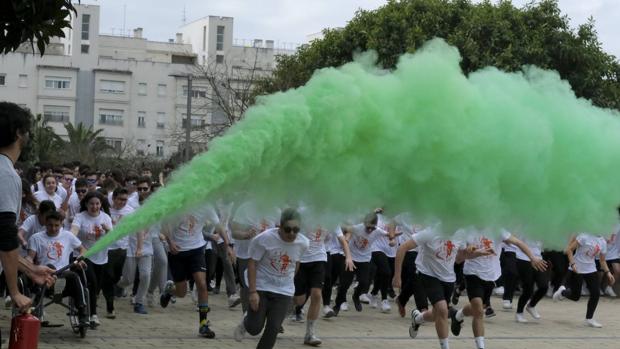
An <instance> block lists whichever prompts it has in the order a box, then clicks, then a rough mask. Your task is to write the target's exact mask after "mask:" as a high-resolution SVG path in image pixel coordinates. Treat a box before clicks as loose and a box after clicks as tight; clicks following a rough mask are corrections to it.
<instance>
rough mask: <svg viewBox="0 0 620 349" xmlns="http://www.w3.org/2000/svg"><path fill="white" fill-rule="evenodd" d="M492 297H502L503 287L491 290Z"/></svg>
mask: <svg viewBox="0 0 620 349" xmlns="http://www.w3.org/2000/svg"><path fill="white" fill-rule="evenodd" d="M493 295H494V296H498V297H501V296H503V295H504V286H500V287H495V288H494V289H493Z"/></svg>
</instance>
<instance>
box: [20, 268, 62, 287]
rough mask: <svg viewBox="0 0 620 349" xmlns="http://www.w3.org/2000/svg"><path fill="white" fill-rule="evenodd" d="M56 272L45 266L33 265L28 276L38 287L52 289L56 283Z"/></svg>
mask: <svg viewBox="0 0 620 349" xmlns="http://www.w3.org/2000/svg"><path fill="white" fill-rule="evenodd" d="M55 273H56V270H54V269H52V268H49V267H46V266H44V265H33V266H32V270H31V271H28V272H27V273H26V275H28V277H29V278H30V280H32V281H33V282H34V283H36V284H37V285H45V286H47V287H51V286H52V285H53V284H54V283H55V282H56V275H55Z"/></svg>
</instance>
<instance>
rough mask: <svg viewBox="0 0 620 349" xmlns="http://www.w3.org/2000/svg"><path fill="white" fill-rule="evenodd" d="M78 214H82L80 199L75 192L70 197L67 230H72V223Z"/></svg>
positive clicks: (66, 220) (66, 222)
mask: <svg viewBox="0 0 620 349" xmlns="http://www.w3.org/2000/svg"><path fill="white" fill-rule="evenodd" d="M78 213H80V198H79V197H78V195H77V193H75V192H73V194H71V197H69V204H68V209H67V218H66V219H65V229H67V230H71V223H73V219H74V218H75V215H76V214H78Z"/></svg>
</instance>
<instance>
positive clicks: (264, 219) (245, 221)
mask: <svg viewBox="0 0 620 349" xmlns="http://www.w3.org/2000/svg"><path fill="white" fill-rule="evenodd" d="M277 213H278V212H277V210H271V211H270V212H260V210H259V208H258V207H256V205H255V204H254V203H253V202H251V201H248V202H244V203H243V204H241V205H239V207H238V208H237V210H236V211H235V213H234V215H233V218H232V221H233V222H235V223H238V224H242V225H246V226H251V227H252V228H251V229H252V230H253V231H254V232H255V233H256V234H260V233H262V232H264V231H266V230H267V229H273V228H275V227H276V222H277V218H276V217H277V215H278V214H277ZM232 241H234V244H235V246H234V248H233V250H234V251H235V255H236V256H237V258H241V259H249V258H250V256H251V254H250V243H251V242H252V239H245V240H237V239H233V240H232Z"/></svg>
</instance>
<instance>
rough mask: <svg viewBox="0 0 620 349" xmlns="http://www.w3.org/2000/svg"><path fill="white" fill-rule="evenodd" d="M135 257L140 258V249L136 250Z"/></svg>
mask: <svg viewBox="0 0 620 349" xmlns="http://www.w3.org/2000/svg"><path fill="white" fill-rule="evenodd" d="M136 257H142V249H141V248H140V249H137V250H136Z"/></svg>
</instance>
